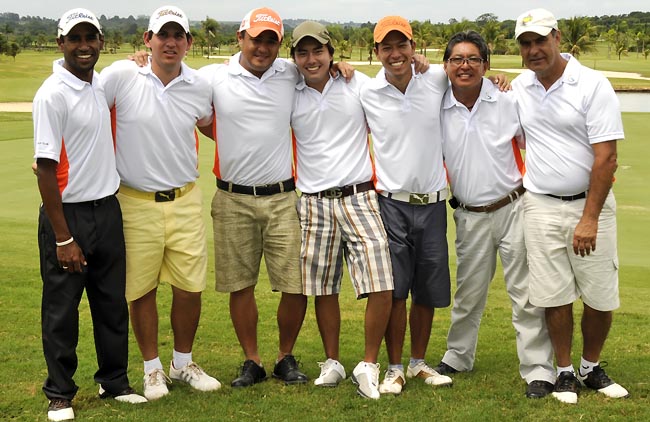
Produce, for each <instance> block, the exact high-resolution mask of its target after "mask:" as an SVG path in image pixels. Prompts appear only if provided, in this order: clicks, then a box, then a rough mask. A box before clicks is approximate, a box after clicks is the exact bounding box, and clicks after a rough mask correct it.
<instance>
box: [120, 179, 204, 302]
mask: <svg viewBox="0 0 650 422" xmlns="http://www.w3.org/2000/svg"><path fill="white" fill-rule="evenodd" d="M117 198H118V199H119V201H120V206H121V207H122V218H123V220H124V240H125V242H126V300H127V301H129V302H131V301H134V300H136V299H139V298H141V297H142V296H144V295H145V294H147V293H149V292H150V291H151V290H153V289H155V288H156V287H158V284H160V283H161V282H166V283H169V284H171V285H173V286H175V287H177V288H179V289H181V290H185V291H188V292H201V291H203V290H205V277H206V272H207V262H208V259H207V257H208V252H207V244H206V232H205V224H204V223H203V218H202V216H201V210H202V197H201V190H200V189H199V187H198V186H195V187H194V188H193V189H191V190H190V191H189V192H187V193H186V194H184V195H183V196H181V197H177V198H176V199H175V200H174V201H169V202H155V201H154V200H153V199H142V198H136V197H134V196H130V195H128V194H127V193H125V192H120V193H118V194H117Z"/></svg>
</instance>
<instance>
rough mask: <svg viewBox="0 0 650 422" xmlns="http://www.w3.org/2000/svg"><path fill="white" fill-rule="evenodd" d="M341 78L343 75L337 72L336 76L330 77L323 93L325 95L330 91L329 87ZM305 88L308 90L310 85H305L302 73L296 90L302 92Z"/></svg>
mask: <svg viewBox="0 0 650 422" xmlns="http://www.w3.org/2000/svg"><path fill="white" fill-rule="evenodd" d="M340 77H341V74H340V73H339V72H336V75H335V76H332V75H331V74H330V77H329V79H328V81H327V83H326V84H325V88H324V89H323V93H325V92H326V91H327V90H328V89H329V86H330V85H332V84H333V83H334V81H335V80H337V79H339V78H340ZM305 88H308V85H307V84H306V83H305V78H304V77H303V76H302V73H301V74H300V80H299V81H298V83H297V84H296V89H297V90H298V91H302V90H304V89H305Z"/></svg>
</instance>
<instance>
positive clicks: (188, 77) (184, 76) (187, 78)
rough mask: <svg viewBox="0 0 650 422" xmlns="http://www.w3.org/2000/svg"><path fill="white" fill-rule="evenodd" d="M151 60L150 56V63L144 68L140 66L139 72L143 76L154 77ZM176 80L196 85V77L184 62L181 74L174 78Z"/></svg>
mask: <svg viewBox="0 0 650 422" xmlns="http://www.w3.org/2000/svg"><path fill="white" fill-rule="evenodd" d="M151 60H152V58H151V56H149V63H148V64H147V65H146V66H142V67H139V66H138V72H140V73H141V74H143V75H151V76H154V73H153V70H151ZM176 79H179V80H181V81H184V82H187V83H189V84H191V83H194V80H195V77H194V75H193V73H192V72H191V70H190V67H188V66H187V65H186V64H185V63H184V62H181V74H180V75H178V76H177V77H176V78H174V80H176Z"/></svg>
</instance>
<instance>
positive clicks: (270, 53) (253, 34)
mask: <svg viewBox="0 0 650 422" xmlns="http://www.w3.org/2000/svg"><path fill="white" fill-rule="evenodd" d="M283 36H284V27H283V25H282V20H281V19H280V16H279V15H278V14H277V12H275V11H274V10H272V9H269V8H258V9H253V10H251V11H250V12H249V13H248V14H246V16H245V17H244V19H243V20H242V22H241V25H240V27H239V30H238V32H237V39H238V41H239V47H240V49H241V52H240V53H237V54H235V55H234V56H233V57H232V58H231V60H230V62H229V64H228V65H227V66H224V65H209V66H206V67H203V68H202V69H201V73H202V74H204V75H205V76H206V77H207V78H208V79H209V80H210V83H211V84H212V101H213V104H214V108H215V114H216V119H215V122H214V124H216V129H215V130H214V132H213V133H212V134H210V133H207V134H208V135H210V136H212V138H213V139H215V143H216V151H215V163H214V169H213V171H214V174H215V176H216V177H217V191H216V192H215V195H214V199H213V201H212V222H213V229H214V245H215V247H214V254H215V278H216V289H217V291H220V292H225V293H229V294H230V317H231V319H232V323H233V326H234V328H235V332H236V334H237V338H238V339H239V343H240V345H241V347H242V349H243V351H244V355H245V362H244V364H243V366H242V369H241V373H240V376H239V377H238V378H236V379H235V380H234V381H233V382H232V386H233V387H247V386H251V385H253V384H255V383H258V382H260V381H263V380H264V379H266V370H265V369H264V367H263V366H262V362H261V358H260V354H259V351H258V347H257V320H258V311H257V304H256V300H255V287H256V285H257V280H258V276H259V268H260V262H261V259H262V255H264V259H265V263H266V269H267V272H268V276H269V281H270V284H271V289H272V290H273V291H279V292H281V294H282V297H281V299H280V303H279V305H278V310H277V322H278V328H279V334H280V341H279V350H278V354H277V360H276V364H275V367H274V369H273V376H274V377H276V378H279V379H281V380H283V381H284V382H285V383H286V384H302V383H305V382H307V376H306V375H305V374H303V373H302V372H301V371H300V370H299V368H298V363H297V362H296V359H295V358H294V356H293V354H292V351H293V347H294V345H295V343H296V339H297V338H298V333H299V332H300V328H301V326H302V322H303V319H304V316H305V311H306V309H307V297H306V296H304V295H303V294H302V293H303V292H302V284H301V278H300V264H299V257H300V223H299V221H298V216H297V214H296V208H295V207H296V201H297V196H296V193H295V184H294V180H293V171H292V143H291V130H290V126H289V122H290V115H291V107H292V105H293V96H294V91H295V86H296V83H297V82H298V71H297V70H296V67H295V66H294V65H293V64H292V63H290V62H288V61H286V60H282V59H278V58H277V56H278V52H279V50H280V46H281V43H282V38H283ZM204 133H205V132H204Z"/></svg>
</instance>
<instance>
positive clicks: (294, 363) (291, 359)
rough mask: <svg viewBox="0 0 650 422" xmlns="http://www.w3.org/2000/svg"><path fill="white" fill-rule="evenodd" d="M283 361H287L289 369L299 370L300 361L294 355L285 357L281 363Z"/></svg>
mask: <svg viewBox="0 0 650 422" xmlns="http://www.w3.org/2000/svg"><path fill="white" fill-rule="evenodd" d="M281 361H285V363H286V365H287V366H288V367H289V369H298V368H299V365H300V361H298V360H296V357H295V356H294V355H284V357H283V358H282V359H281V360H280V361H279V362H281Z"/></svg>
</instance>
